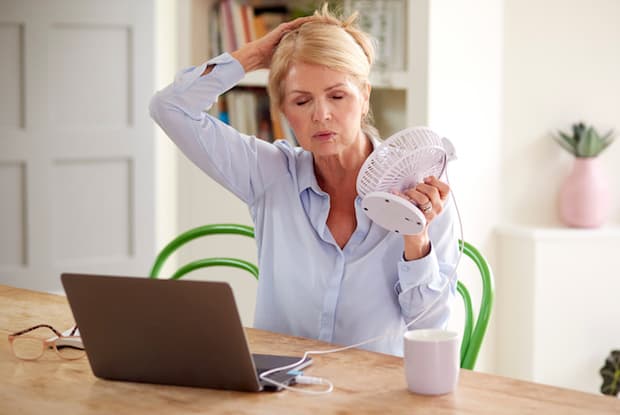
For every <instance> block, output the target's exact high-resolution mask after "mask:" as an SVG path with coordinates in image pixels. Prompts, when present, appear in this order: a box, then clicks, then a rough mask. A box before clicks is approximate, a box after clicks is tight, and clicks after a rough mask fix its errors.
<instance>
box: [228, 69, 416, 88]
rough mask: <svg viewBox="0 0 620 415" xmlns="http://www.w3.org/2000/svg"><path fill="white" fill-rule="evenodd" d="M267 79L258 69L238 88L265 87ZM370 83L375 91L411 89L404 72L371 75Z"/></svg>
mask: <svg viewBox="0 0 620 415" xmlns="http://www.w3.org/2000/svg"><path fill="white" fill-rule="evenodd" d="M268 77H269V71H268V70H267V69H260V70H258V71H253V72H250V73H247V74H246V75H245V77H244V78H243V79H242V80H241V82H239V84H238V85H240V86H259V87H266V86H267V80H268ZM370 83H371V85H372V87H373V88H376V89H396V90H405V89H407V88H410V87H411V83H412V81H411V74H409V73H408V72H405V71H398V72H383V73H372V74H371V76H370Z"/></svg>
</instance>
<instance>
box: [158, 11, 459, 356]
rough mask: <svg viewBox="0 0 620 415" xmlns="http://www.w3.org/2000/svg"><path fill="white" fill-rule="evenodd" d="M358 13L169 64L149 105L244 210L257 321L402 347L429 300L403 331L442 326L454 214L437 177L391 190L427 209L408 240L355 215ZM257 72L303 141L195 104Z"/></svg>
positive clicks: (363, 94)
mask: <svg viewBox="0 0 620 415" xmlns="http://www.w3.org/2000/svg"><path fill="white" fill-rule="evenodd" d="M355 19H356V15H353V16H352V17H350V18H349V19H347V20H346V21H341V20H339V19H338V18H336V17H334V16H333V15H332V14H330V12H328V10H327V6H326V5H324V6H323V8H322V9H321V10H320V11H317V12H315V14H314V16H309V17H303V18H299V19H296V20H293V21H291V22H288V23H283V24H281V25H280V26H278V27H277V28H276V29H274V30H273V31H272V32H270V33H269V34H267V35H265V36H264V37H263V38H261V39H258V40H256V41H254V42H252V43H249V44H247V45H246V46H243V47H242V48H240V49H239V50H237V51H235V52H233V53H231V54H228V53H224V54H222V55H220V56H218V57H216V58H214V59H211V60H210V61H208V62H206V63H204V64H203V65H201V66H199V67H195V68H189V69H186V70H184V71H182V72H180V73H179V75H178V76H177V78H176V80H175V81H174V83H173V84H171V85H170V86H168V87H167V88H165V89H163V90H162V91H160V92H158V93H157V94H156V95H155V96H154V97H153V99H152V102H151V107H150V109H151V115H152V117H153V118H154V119H155V121H156V122H157V123H158V124H159V125H160V126H161V127H162V128H163V129H164V131H165V132H166V133H167V134H168V135H169V136H170V137H171V138H172V140H173V141H174V142H175V143H176V144H177V145H178V146H179V147H180V149H181V150H182V151H183V152H184V153H185V155H186V156H187V157H189V158H190V159H191V160H192V161H193V162H194V163H195V164H196V165H197V166H198V167H200V168H201V169H202V170H204V171H205V172H206V173H207V174H208V175H209V176H211V177H212V178H213V179H215V180H216V181H217V182H218V183H220V184H221V185H222V186H224V187H225V188H227V189H228V190H230V191H231V192H233V193H234V194H235V195H237V196H238V197H239V198H240V199H241V200H243V201H244V202H245V203H246V204H247V205H248V206H249V209H250V212H251V215H252V218H253V220H254V224H255V232H256V241H257V247H258V260H259V268H260V279H259V284H258V293H257V304H256V312H255V322H254V327H256V328H261V329H267V330H271V331H276V332H281V333H287V334H292V335H298V336H304V337H310V338H316V339H320V340H324V341H327V342H333V343H338V344H343V345H348V344H355V343H358V342H362V341H364V340H367V339H370V338H373V337H376V336H379V335H382V334H384V333H387V332H390V334H389V335H387V336H383V337H382V338H380V339H379V340H376V341H374V342H371V343H368V344H366V345H364V347H365V348H367V349H369V350H375V351H380V352H384V353H391V354H397V355H402V332H403V331H404V330H405V326H406V324H407V322H410V321H412V320H413V319H415V318H417V317H418V316H419V315H420V314H421V313H422V312H423V311H424V310H425V309H426V308H427V307H428V306H429V305H431V304H432V309H430V310H428V312H427V313H425V314H424V315H423V316H422V317H421V318H420V319H419V320H418V321H416V322H415V324H414V325H412V326H411V327H410V328H416V327H417V328H420V327H441V326H445V324H446V323H447V321H448V318H449V315H450V303H451V299H452V298H453V297H454V294H455V286H456V280H455V279H454V280H451V281H449V282H448V283H447V280H448V278H449V277H450V276H451V275H453V272H452V271H453V268H454V265H455V263H456V258H457V255H458V249H457V239H456V233H455V226H454V214H453V210H452V207H451V204H450V203H449V202H448V193H449V187H448V185H446V184H445V183H443V182H441V181H439V180H438V179H436V178H433V177H430V178H427V179H426V180H425V181H424V183H421V184H419V185H417V186H415V188H411V189H408V190H406V191H405V192H403V193H402V194H401V196H402V197H404V198H406V199H408V200H410V201H411V202H412V203H415V204H416V205H418V206H420V208H421V209H422V210H423V211H424V212H425V215H426V218H427V221H428V223H429V224H428V225H427V227H426V228H425V229H424V231H423V232H422V233H420V234H419V235H412V236H404V237H403V236H399V235H397V234H394V233H390V232H388V231H386V230H384V229H383V228H381V227H379V226H378V225H376V224H373V223H372V222H371V221H370V220H369V219H368V217H367V216H366V215H365V214H364V213H363V211H362V209H361V206H360V202H361V200H360V198H359V196H358V195H357V192H356V187H355V184H356V178H357V175H358V173H359V170H360V168H361V166H362V164H363V163H364V160H365V159H366V158H367V157H368V156H369V154H370V153H371V152H372V150H373V148H374V147H375V146H376V145H377V144H378V143H379V141H378V138H377V134H376V130H375V129H374V128H373V127H372V126H371V125H370V123H369V121H368V118H369V117H368V114H369V97H370V84H369V81H368V77H369V73H370V68H371V65H372V61H373V58H374V52H373V49H372V44H371V42H370V39H369V37H368V35H367V34H365V33H363V32H362V31H360V30H359V29H357V28H356V27H355V26H354V21H355ZM260 68H269V69H270V76H269V85H268V90H269V95H270V99H271V101H272V104H273V105H274V106H275V107H276V108H279V109H280V110H281V111H282V113H283V114H284V115H285V116H286V118H287V120H288V121H289V123H290V125H291V127H292V129H293V131H294V133H295V136H296V138H297V140H298V142H299V144H300V147H295V148H293V147H291V146H290V145H289V143H288V142H286V141H284V140H278V141H276V142H275V143H274V144H271V143H267V142H265V141H262V140H260V139H257V138H256V137H252V136H248V135H245V134H243V133H241V132H238V131H236V130H234V129H233V128H231V127H230V126H228V125H225V124H223V123H221V122H220V121H218V120H217V119H215V118H213V117H211V116H209V115H208V114H207V113H206V112H205V109H208V108H210V107H211V106H212V105H213V104H214V102H215V101H216V100H217V97H218V96H219V95H221V94H223V93H224V92H225V91H227V90H228V89H230V88H232V87H233V86H234V85H235V84H236V83H237V82H239V81H240V80H241V79H242V78H243V76H244V74H245V73H246V72H250V71H253V70H256V69H260ZM446 283H447V286H448V288H447V289H445V290H442V288H443V287H445V286H446ZM438 297H439V298H438Z"/></svg>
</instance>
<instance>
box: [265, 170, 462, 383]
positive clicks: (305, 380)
mask: <svg viewBox="0 0 620 415" xmlns="http://www.w3.org/2000/svg"><path fill="white" fill-rule="evenodd" d="M445 173H446V180H447V182H448V184H449V183H450V180H449V179H448V170H447V169H446V171H445ZM450 196H451V197H452V201H453V203H454V207H455V209H456V215H457V218H458V222H459V230H460V233H461V240H462V241H464V239H463V222H462V221H461V213H460V212H459V207H458V205H457V204H456V198H455V197H454V193H453V191H452V190H450ZM463 245H464V244H463ZM463 245H461V247H460V248H459V254H458V257H457V259H456V264H454V268H453V269H452V273H451V274H450V276H449V277H448V278H447V279H446V282H445V283H444V285H443V286H442V287H441V290H440V291H439V295H438V296H437V297H436V298H435V299H434V300H433V301H432V302H431V303H430V304H429V305H428V306H427V307H426V308H425V309H424V310H423V311H422V312H421V313H420V314H418V316H417V317H416V318H414V319H413V320H411V321H410V322H408V323H407V324H406V325H405V331H406V329H408V328H409V327H410V326H412V325H413V324H414V323H416V322H417V321H418V320H420V318H422V317H423V316H425V315H426V313H428V312H429V311H430V310H431V309H432V308H433V306H434V305H435V303H437V301H439V299H440V298H441V295H442V294H443V292H444V291H445V289H446V288H447V287H448V284H449V283H450V281H452V279H453V278H454V277H455V276H456V270H457V268H458V266H459V263H460V262H461V257H462V256H463ZM401 333H402V332H401V331H400V330H398V332H396V331H395V330H391V331H388V332H386V333H383V334H381V335H379V336H376V337H372V338H370V339H367V340H364V341H363V342H360V343H356V344H352V345H349V346H343V347H338V348H335V349H328V350H309V351H306V352H305V353H304V355H303V357H302V358H301V359H299V361H297V362H295V363H292V364H290V365H287V366H282V367H276V368H273V369H270V370H267V371H265V372H263V373H261V374H260V379H261V380H264V381H265V382H269V383H271V384H272V385H275V386H277V387H279V388H282V389H286V390H290V391H294V392H299V393H305V394H308V395H324V394H327V393H330V392H332V391H333V390H334V384H333V383H332V382H331V381H330V380H329V379H325V378H318V377H311V376H303V374H301V375H297V376H296V377H295V381H296V382H297V383H300V384H309V385H327V388H325V389H323V390H318V391H315V390H305V389H299V388H292V387H290V386H288V385H285V384H284V383H281V382H278V381H275V380H273V379H270V378H268V377H267V376H269V375H271V374H272V373H276V372H281V371H284V370H289V369H294V368H295V367H297V366H299V365H300V364H302V363H303V362H305V361H306V359H307V358H308V357H309V356H310V355H321V354H328V353H337V352H342V351H344V350H348V349H353V348H356V347H360V346H364V345H366V344H369V343H372V342H375V341H378V340H381V339H382V338H384V337H387V336H391V335H395V334H401Z"/></svg>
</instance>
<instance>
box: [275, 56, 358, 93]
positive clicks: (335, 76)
mask: <svg viewBox="0 0 620 415" xmlns="http://www.w3.org/2000/svg"><path fill="white" fill-rule="evenodd" d="M284 85H285V91H286V93H293V92H296V91H302V92H314V91H327V90H329V89H332V88H337V87H342V88H355V84H354V83H353V82H351V77H350V76H349V75H348V74H347V73H345V72H342V71H338V70H334V69H331V68H328V67H327V66H325V65H317V64H309V63H305V62H296V63H293V64H292V65H291V66H290V68H289V70H288V73H287V75H286V77H285V78H284Z"/></svg>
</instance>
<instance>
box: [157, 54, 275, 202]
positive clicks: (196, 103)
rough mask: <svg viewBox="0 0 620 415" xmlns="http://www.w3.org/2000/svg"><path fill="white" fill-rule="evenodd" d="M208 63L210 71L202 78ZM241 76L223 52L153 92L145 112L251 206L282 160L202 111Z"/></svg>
mask: <svg viewBox="0 0 620 415" xmlns="http://www.w3.org/2000/svg"><path fill="white" fill-rule="evenodd" d="M209 65H214V67H213V69H212V70H211V72H210V73H208V74H207V75H204V76H202V73H203V72H204V70H205V68H206V67H207V66H209ZM244 75H245V72H244V70H243V67H242V66H241V64H240V63H239V62H238V61H237V60H236V59H234V58H233V57H232V56H230V55H229V54H227V53H224V54H222V55H220V56H218V57H216V58H214V59H211V60H209V61H207V62H205V63H204V64H202V65H200V66H197V67H191V68H187V69H184V70H182V71H180V72H179V73H178V74H177V76H176V77H175V80H174V82H173V83H172V84H170V85H168V86H167V87H166V88H164V89H162V90H161V91H159V92H157V93H156V94H155V95H154V96H153V98H152V99H151V103H150V106H149V110H150V113H151V117H152V118H153V119H154V120H155V122H156V123H157V124H158V125H159V126H160V127H161V128H162V129H163V130H164V132H165V133H166V135H168V137H170V139H171V140H172V141H174V143H175V144H176V145H177V146H178V147H179V149H180V150H181V151H182V152H183V154H185V156H187V158H189V159H190V160H191V161H192V162H193V163H194V164H195V165H196V166H198V167H199V168H200V169H202V170H203V171H204V172H205V173H207V174H208V175H209V176H210V177H211V178H212V179H214V180H215V181H216V182H218V183H219V184H221V185H222V186H223V187H225V188H226V189H228V190H230V191H231V192H232V193H234V194H235V195H236V196H237V197H239V198H240V199H241V200H242V201H244V202H245V203H247V204H250V205H251V204H252V203H253V202H254V200H255V199H256V197H257V193H262V192H263V191H264V189H265V187H266V186H267V185H269V183H270V182H272V181H273V180H275V179H277V178H278V177H280V176H281V175H282V171H283V169H286V168H287V164H286V158H285V157H284V156H283V154H282V153H281V151H280V150H279V149H278V148H277V147H276V146H274V145H272V144H271V143H268V142H266V141H263V140H260V139H258V138H256V137H255V136H250V135H247V134H244V133H242V132H239V131H237V130H235V129H234V128H232V127H231V126H229V125H227V124H225V123H223V122H222V121H220V120H218V119H217V118H215V117H213V116H211V115H209V114H208V113H207V112H206V111H208V110H209V109H210V108H211V106H213V104H214V103H216V102H217V99H218V97H219V96H220V95H221V94H223V93H224V92H226V91H227V90H229V89H230V88H232V87H233V86H235V85H236V84H237V83H238V82H239V81H240V80H241V79H242V78H243V76H244ZM259 165H261V166H262V167H261V168H260V169H259V168H258V166H259Z"/></svg>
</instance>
